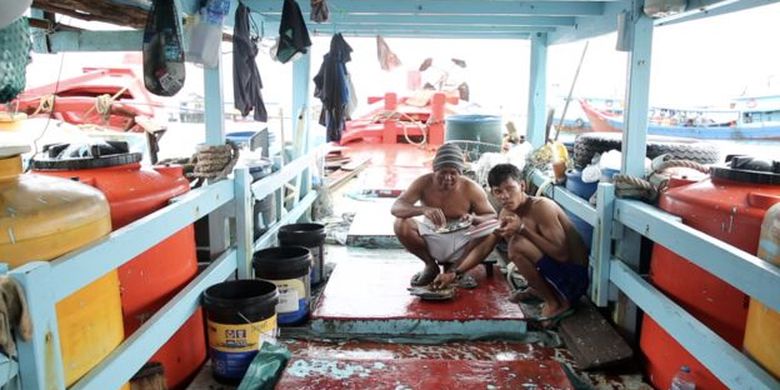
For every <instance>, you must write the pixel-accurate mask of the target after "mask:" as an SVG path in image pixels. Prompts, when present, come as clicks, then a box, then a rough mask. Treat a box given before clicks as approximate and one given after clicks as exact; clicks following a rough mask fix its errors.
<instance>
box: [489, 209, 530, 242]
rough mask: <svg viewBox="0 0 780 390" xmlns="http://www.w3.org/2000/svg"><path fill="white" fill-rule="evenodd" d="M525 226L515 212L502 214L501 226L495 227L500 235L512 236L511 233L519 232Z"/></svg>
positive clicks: (508, 237) (507, 237)
mask: <svg viewBox="0 0 780 390" xmlns="http://www.w3.org/2000/svg"><path fill="white" fill-rule="evenodd" d="M524 228H525V224H524V223H523V222H522V221H521V220H520V217H518V216H517V215H515V214H509V215H504V216H502V217H501V226H499V227H498V229H496V233H498V234H499V235H500V236H501V237H504V238H506V239H510V238H512V236H513V235H515V234H517V233H520V232H521V231H522V230H523V229H524Z"/></svg>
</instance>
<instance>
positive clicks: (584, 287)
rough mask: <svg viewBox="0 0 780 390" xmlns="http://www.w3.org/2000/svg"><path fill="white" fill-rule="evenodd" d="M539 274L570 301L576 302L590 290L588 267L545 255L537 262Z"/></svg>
mask: <svg viewBox="0 0 780 390" xmlns="http://www.w3.org/2000/svg"><path fill="white" fill-rule="evenodd" d="M536 269H537V270H538V271H539V274H540V275H542V277H543V278H544V279H545V280H547V282H549V283H550V284H551V285H552V286H553V288H554V289H555V290H556V291H557V292H558V294H560V295H561V296H562V297H564V298H566V300H567V301H569V303H572V304H573V303H575V302H577V300H579V299H580V297H581V296H583V295H585V293H587V292H588V284H589V278H588V267H585V266H582V265H579V264H572V263H563V262H560V261H556V260H553V259H552V258H550V257H549V256H547V255H545V256H544V257H542V258H541V259H540V260H539V261H538V262H536Z"/></svg>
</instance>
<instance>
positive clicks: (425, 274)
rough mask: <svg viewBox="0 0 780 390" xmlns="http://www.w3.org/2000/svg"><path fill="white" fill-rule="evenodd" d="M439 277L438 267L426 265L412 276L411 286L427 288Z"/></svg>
mask: <svg viewBox="0 0 780 390" xmlns="http://www.w3.org/2000/svg"><path fill="white" fill-rule="evenodd" d="M438 275H439V266H437V265H432V266H430V265H426V266H425V268H424V269H423V270H422V271H420V272H418V273H416V274H414V276H412V281H411V285H412V286H414V287H422V286H427V285H429V284H431V283H432V282H433V280H434V279H436V276H438Z"/></svg>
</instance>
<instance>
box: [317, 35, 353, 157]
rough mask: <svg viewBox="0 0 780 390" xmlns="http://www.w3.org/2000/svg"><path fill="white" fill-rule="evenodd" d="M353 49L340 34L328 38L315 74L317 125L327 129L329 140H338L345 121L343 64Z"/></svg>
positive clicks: (347, 86)
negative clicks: (327, 48) (318, 105)
mask: <svg viewBox="0 0 780 390" xmlns="http://www.w3.org/2000/svg"><path fill="white" fill-rule="evenodd" d="M351 52H352V48H351V47H350V46H349V45H348V44H347V42H346V41H345V40H344V37H342V36H341V34H336V35H334V36H333V38H332V39H331V40H330V51H329V52H328V54H325V56H324V57H323V59H322V65H321V66H320V71H319V72H318V73H317V75H316V76H314V87H315V88H314V97H316V98H319V99H320V100H321V101H322V112H321V113H320V124H321V125H323V126H325V127H326V128H327V129H328V134H327V140H328V142H338V141H340V140H341V133H342V132H343V131H344V127H345V123H346V119H347V118H346V113H347V104H348V103H349V85H348V83H347V66H346V63H347V62H349V61H350V60H351V56H350V53H351Z"/></svg>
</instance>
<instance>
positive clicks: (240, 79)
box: [233, 2, 268, 122]
mask: <svg viewBox="0 0 780 390" xmlns="http://www.w3.org/2000/svg"><path fill="white" fill-rule="evenodd" d="M257 53H258V50H257V43H256V40H254V39H252V37H251V35H250V33H249V8H247V7H246V6H245V5H244V4H243V3H241V2H239V3H238V8H237V9H236V19H235V24H234V26H233V101H234V104H235V107H236V109H237V110H238V111H240V112H241V115H242V116H247V115H249V112H250V111H252V110H253V109H254V111H255V114H254V119H255V120H256V121H260V122H266V121H267V120H268V113H267V112H266V110H265V103H263V94H262V92H261V90H262V88H263V81H262V80H261V79H260V71H258V70H257V62H255V57H257Z"/></svg>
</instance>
